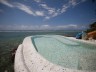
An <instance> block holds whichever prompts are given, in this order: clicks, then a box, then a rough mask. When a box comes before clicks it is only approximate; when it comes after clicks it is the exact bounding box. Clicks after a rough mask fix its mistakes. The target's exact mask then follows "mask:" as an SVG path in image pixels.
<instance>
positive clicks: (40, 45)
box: [32, 35, 96, 70]
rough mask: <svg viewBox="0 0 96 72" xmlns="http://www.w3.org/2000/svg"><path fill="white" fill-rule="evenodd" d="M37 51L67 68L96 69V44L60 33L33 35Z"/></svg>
mask: <svg viewBox="0 0 96 72" xmlns="http://www.w3.org/2000/svg"><path fill="white" fill-rule="evenodd" d="M32 42H33V44H34V47H35V48H36V50H37V52H38V53H39V54H40V55H42V56H43V57H44V58H45V59H47V60H48V61H50V62H52V63H54V64H57V65H60V66H63V67H65V68H70V69H77V70H96V45H92V44H88V43H84V42H80V41H75V40H71V39H68V38H66V37H64V36H59V35H41V36H33V37H32Z"/></svg>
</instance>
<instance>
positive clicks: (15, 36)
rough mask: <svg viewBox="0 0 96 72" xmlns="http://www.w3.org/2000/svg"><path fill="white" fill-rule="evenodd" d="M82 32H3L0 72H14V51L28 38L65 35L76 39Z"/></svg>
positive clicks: (0, 46)
mask: <svg viewBox="0 0 96 72" xmlns="http://www.w3.org/2000/svg"><path fill="white" fill-rule="evenodd" d="M79 32H81V31H63V30H58V31H1V32H0V72H14V61H13V60H12V50H13V49H14V48H17V47H18V45H19V44H20V43H22V41H23V39H24V38H25V37H26V36H32V35H45V34H50V35H64V36H68V37H75V36H76V34H77V33H79Z"/></svg>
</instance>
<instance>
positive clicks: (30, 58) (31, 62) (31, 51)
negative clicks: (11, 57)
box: [14, 36, 96, 72]
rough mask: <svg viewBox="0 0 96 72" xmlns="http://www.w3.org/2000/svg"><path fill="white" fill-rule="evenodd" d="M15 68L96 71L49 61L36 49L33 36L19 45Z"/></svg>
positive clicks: (18, 70)
mask: <svg viewBox="0 0 96 72" xmlns="http://www.w3.org/2000/svg"><path fill="white" fill-rule="evenodd" d="M14 68H15V72H96V71H82V70H74V69H68V68H64V67H61V66H58V65H56V64H53V63H51V62H49V61H48V60H46V59H45V58H43V56H41V55H40V54H39V53H38V52H37V51H36V49H35V47H34V45H33V43H32V40H31V36H30V37H26V38H25V39H24V41H23V43H22V45H20V46H19V47H18V49H17V51H16V55H15V67H14Z"/></svg>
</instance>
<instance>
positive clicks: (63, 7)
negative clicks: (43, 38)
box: [0, 0, 96, 30]
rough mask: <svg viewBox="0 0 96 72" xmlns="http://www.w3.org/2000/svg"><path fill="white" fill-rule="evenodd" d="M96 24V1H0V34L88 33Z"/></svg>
mask: <svg viewBox="0 0 96 72" xmlns="http://www.w3.org/2000/svg"><path fill="white" fill-rule="evenodd" d="M95 21H96V1H95V2H92V0H0V30H84V29H86V28H88V26H89V24H91V23H93V22H95Z"/></svg>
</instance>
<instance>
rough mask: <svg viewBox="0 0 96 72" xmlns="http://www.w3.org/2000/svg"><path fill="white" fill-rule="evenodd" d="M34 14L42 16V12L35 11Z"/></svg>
mask: <svg viewBox="0 0 96 72" xmlns="http://www.w3.org/2000/svg"><path fill="white" fill-rule="evenodd" d="M35 14H36V15H37V16H44V12H42V11H36V12H35Z"/></svg>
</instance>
